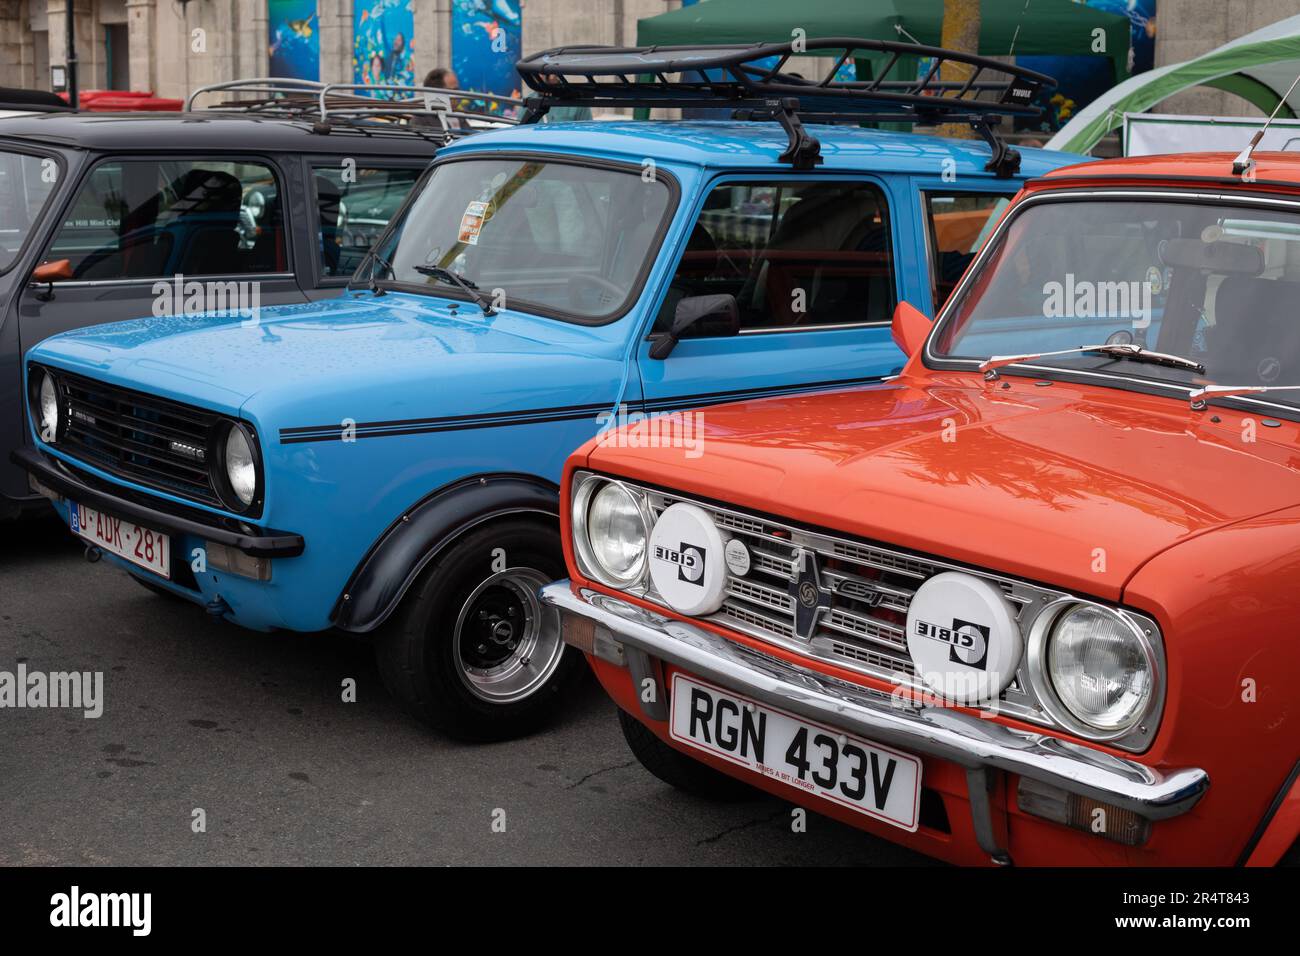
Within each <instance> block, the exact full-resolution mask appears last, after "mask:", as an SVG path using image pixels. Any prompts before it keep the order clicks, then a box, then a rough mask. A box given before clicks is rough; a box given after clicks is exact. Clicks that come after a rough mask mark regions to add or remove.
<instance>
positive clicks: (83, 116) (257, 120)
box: [0, 111, 437, 158]
mask: <svg viewBox="0 0 1300 956" xmlns="http://www.w3.org/2000/svg"><path fill="white" fill-rule="evenodd" d="M15 138H16V139H30V140H37V141H39V142H41V143H48V144H54V145H57V146H68V147H73V148H77V149H90V150H156V149H169V150H174V149H177V148H185V149H190V148H194V147H200V148H203V149H212V150H248V149H259V150H285V151H292V152H305V153H333V154H337V153H341V152H347V151H354V152H362V153H381V154H388V153H391V154H396V155H402V156H405V155H418V156H423V157H426V158H427V157H429V156H431V155H432V153H433V150H434V148H435V146H436V145H437V144H435V143H432V142H429V141H428V140H427V139H424V138H422V137H420V136H417V135H414V134H411V135H406V134H401V135H399V134H387V133H384V134H378V135H366V134H365V133H360V132H357V131H356V130H349V129H347V128H345V127H339V126H336V127H334V129H333V130H332V131H331V132H330V133H328V134H327V133H318V132H316V131H314V130H313V128H312V124H311V123H309V122H306V121H304V120H295V119H286V118H283V117H270V116H249V115H247V114H243V113H216V112H202V111H200V112H194V113H144V112H141V113H38V114H29V115H26V116H9V117H4V118H0V140H3V139H15Z"/></svg>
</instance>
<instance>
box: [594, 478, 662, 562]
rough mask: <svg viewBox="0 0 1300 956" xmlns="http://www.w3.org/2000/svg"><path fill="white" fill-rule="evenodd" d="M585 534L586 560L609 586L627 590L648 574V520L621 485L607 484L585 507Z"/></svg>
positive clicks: (629, 493) (602, 486)
mask: <svg viewBox="0 0 1300 956" xmlns="http://www.w3.org/2000/svg"><path fill="white" fill-rule="evenodd" d="M583 535H584V536H585V538H586V548H585V549H584V550H585V551H586V554H587V557H588V559H589V561H590V562H591V563H593V564H594V565H595V567H594V568H593V570H595V571H596V572H597V574H598V576H600V577H602V578H604V579H605V581H606V583H609V584H613V585H616V586H618V587H626V586H628V585H631V584H634V583H636V582H637V581H638V580H640V578H641V576H642V575H643V574H644V572H645V553H646V526H645V518H644V517H643V516H642V514H641V508H640V506H639V505H638V503H637V501H636V499H635V498H633V497H632V494H631V492H629V491H628V490H627V489H626V488H624V487H623V486H622V485H620V484H617V483H615V482H605V483H604V484H603V485H601V487H600V490H599V491H597V492H596V493H595V494H593V495H591V497H590V500H589V502H588V504H587V507H586V522H585V529H584V530H583Z"/></svg>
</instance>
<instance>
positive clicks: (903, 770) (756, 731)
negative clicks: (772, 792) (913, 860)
mask: <svg viewBox="0 0 1300 956" xmlns="http://www.w3.org/2000/svg"><path fill="white" fill-rule="evenodd" d="M669 726H670V733H671V735H672V738H673V739H674V740H679V741H681V742H682V743H684V744H688V745H690V746H691V747H695V748H697V749H699V750H703V751H705V752H706V753H710V754H712V755H713V756H715V757H720V758H722V759H723V760H729V761H731V762H732V763H735V764H739V765H740V766H742V767H747V768H749V769H750V770H753V771H755V772H757V773H761V774H763V775H764V776H766V777H771V778H772V779H774V780H778V781H780V782H782V783H785V784H789V785H790V786H792V787H798V788H799V789H800V790H804V791H806V792H807V793H810V794H813V795H814V796H817V797H821V798H822V799H824V800H830V801H831V802H833V803H837V804H839V805H840V806H842V807H848V808H849V809H851V810H856V811H858V812H859V813H865V814H866V815H867V816H870V817H875V818H876V819H877V820H884V821H885V822H886V823H892V824H894V826H898V827H902V828H903V829H904V830H913V831H914V830H915V829H916V827H917V812H918V810H919V808H920V803H921V761H920V760H918V759H917V758H915V757H913V756H911V755H910V754H904V753H899V752H898V751H897V750H890V749H889V748H887V747H882V746H880V745H879V744H873V743H868V742H867V741H865V740H861V739H859V738H857V737H850V736H848V735H846V734H843V733H841V732H840V731H838V730H835V729H834V728H832V727H826V726H824V725H822V724H816V723H813V722H812V721H808V720H804V719H803V718H802V717H795V716H794V715H793V714H787V713H785V712H784V711H780V710H776V709H775V708H772V707H768V706H767V705H766V704H759V703H757V702H755V701H751V700H749V699H748V698H745V697H742V696H740V695H739V694H734V693H732V692H731V691H725V690H722V689H721V688H718V687H714V686H712V685H711V684H705V683H703V682H701V681H699V680H697V679H695V678H693V677H687V676H686V675H685V674H682V673H680V672H677V673H674V674H673V691H672V721H671V723H670V725H669Z"/></svg>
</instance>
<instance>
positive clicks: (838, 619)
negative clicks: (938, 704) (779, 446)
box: [645, 489, 1065, 726]
mask: <svg viewBox="0 0 1300 956" xmlns="http://www.w3.org/2000/svg"><path fill="white" fill-rule="evenodd" d="M646 494H647V501H648V504H649V507H650V511H651V513H652V516H653V518H654V519H655V520H658V518H659V515H661V514H662V513H663V512H664V511H665V510H666V509H667V508H668V507H669V506H671V505H673V504H675V503H676V502H679V501H686V502H690V503H691V504H694V505H697V506H699V507H701V508H703V509H704V510H705V511H707V512H708V513H709V514H710V516H711V517H712V518H713V520H714V522H715V523H716V524H717V525H718V527H719V528H721V529H723V530H724V531H725V532H727V533H729V534H730V535H732V536H734V537H738V538H740V539H741V540H742V541H743V542H744V543H745V545H746V547H747V548H748V549H749V553H750V568H749V570H748V571H747V572H746V573H745V574H743V575H736V574H734V573H732V572H730V571H729V572H728V583H727V595H726V598H725V600H724V601H723V604H722V607H721V608H720V609H719V610H718V611H717V612H716V613H714V614H712V615H710V616H709V617H707V618H706V620H709V621H712V622H713V623H715V624H718V625H720V626H722V627H727V628H730V629H732V630H735V631H739V632H740V633H742V634H747V635H749V636H750V637H756V638H759V639H760V640H763V641H766V642H768V643H770V644H774V645H776V646H779V647H783V648H786V649H788V650H793V651H796V652H798V653H800V654H804V655H806V656H808V657H812V658H816V659H819V660H824V661H827V662H830V663H833V664H835V665H837V666H839V667H843V668H845V669H847V670H852V671H857V672H859V673H864V674H870V675H871V676H873V677H878V678H881V679H884V680H887V681H890V682H892V683H893V684H895V685H896V686H900V687H908V688H911V689H915V690H922V689H923V685H922V684H921V682H920V680H919V678H918V676H917V673H916V668H915V667H914V665H913V663H912V659H911V655H910V654H909V653H908V650H907V611H908V607H909V606H910V605H911V601H912V596H913V595H914V594H915V593H916V590H917V588H919V587H920V586H921V584H922V583H923V582H924V581H925V580H926V579H927V578H930V577H932V576H934V575H936V574H939V573H941V572H944V571H956V570H959V571H964V572H966V573H969V574H975V575H976V576H979V577H983V578H984V579H986V580H989V581H992V582H994V583H995V584H996V585H997V586H998V587H999V588H1000V589H1001V590H1002V592H1003V593H1004V594H1005V595H1006V596H1007V598H1008V599H1009V600H1010V601H1011V604H1012V607H1014V608H1015V610H1016V616H1017V620H1018V622H1019V624H1020V627H1021V631H1022V633H1023V634H1024V635H1025V636H1026V637H1027V636H1028V629H1029V625H1030V624H1031V623H1032V618H1033V617H1034V616H1035V615H1036V613H1037V607H1038V606H1045V605H1046V604H1048V603H1050V602H1051V601H1054V600H1056V599H1058V598H1061V597H1064V596H1065V595H1064V592H1060V591H1055V590H1051V589H1047V588H1042V587H1038V586H1035V585H1031V584H1027V583H1025V582H1022V581H1019V580H1017V579H1013V578H1004V577H1001V576H998V575H996V574H992V573H987V572H983V571H980V570H978V569H971V568H967V567H965V566H961V565H956V564H949V563H946V562H944V561H942V560H939V559H932V558H928V557H920V556H917V555H913V554H908V553H905V552H902V551H898V550H894V549H892V548H888V547H885V546H878V545H869V544H864V543H861V542H857V541H850V540H847V539H843V538H839V537H835V536H831V535H827V534H824V533H820V532H814V531H810V530H807V529H804V528H800V527H798V526H796V525H792V524H786V523H784V522H781V521H777V520H773V519H768V518H764V517H758V516H754V515H749V514H744V513H742V512H739V511H734V510H731V509H729V508H725V507H720V506H717V505H713V504H710V503H707V502H703V501H699V500H697V499H693V498H688V497H684V496H678V495H674V494H669V493H666V492H661V491H658V490H654V489H646ZM800 550H806V551H811V552H814V553H815V555H816V560H817V562H818V568H819V573H820V576H821V579H822V582H823V584H824V585H825V586H826V587H827V589H828V590H830V591H831V595H830V598H829V607H827V609H826V610H825V611H824V612H823V613H822V614H821V616H820V617H819V618H818V620H817V623H816V625H815V626H814V628H813V629H812V631H811V633H810V634H809V635H807V637H806V638H805V637H801V636H800V635H799V634H797V633H796V629H795V611H794V598H793V597H792V596H791V594H790V584H791V582H792V581H794V580H795V579H796V577H797V574H798V567H797V564H796V562H797V561H798V555H799V552H800ZM645 596H646V597H647V598H648V599H650V600H653V601H657V602H659V603H663V601H662V598H661V597H660V596H659V595H658V594H657V593H655V592H654V590H653V588H651V589H650V590H649V591H648V592H647V593H646V595H645ZM1024 666H1025V665H1024V663H1023V662H1022V664H1021V668H1020V669H1018V671H1017V673H1016V676H1015V678H1014V679H1013V680H1012V682H1011V684H1010V685H1009V686H1008V687H1007V689H1006V690H1005V691H1003V693H1002V696H1001V700H1000V701H999V702H998V708H999V710H1000V711H1002V712H1004V713H1006V714H1008V715H1010V716H1014V717H1018V718H1020V719H1023V720H1027V721H1030V722H1033V723H1039V724H1043V725H1047V726H1053V725H1054V721H1052V720H1051V718H1050V717H1049V716H1048V714H1047V711H1046V710H1045V709H1044V708H1043V707H1042V705H1041V704H1040V703H1039V701H1038V699H1037V698H1036V696H1035V695H1034V694H1033V693H1032V690H1031V689H1030V684H1029V681H1028V679H1027V675H1026V673H1025V671H1024Z"/></svg>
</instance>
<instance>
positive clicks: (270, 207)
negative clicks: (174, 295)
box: [46, 159, 289, 280]
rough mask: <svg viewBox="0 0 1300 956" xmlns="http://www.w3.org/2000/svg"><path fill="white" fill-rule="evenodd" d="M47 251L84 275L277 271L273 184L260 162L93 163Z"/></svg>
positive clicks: (279, 229)
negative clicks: (67, 262)
mask: <svg viewBox="0 0 1300 956" xmlns="http://www.w3.org/2000/svg"><path fill="white" fill-rule="evenodd" d="M46 258H47V259H68V260H70V261H71V263H72V274H73V277H74V278H76V279H85V280H88V279H150V278H157V277H160V276H171V275H175V274H177V273H180V274H182V275H194V276H201V275H238V274H246V273H262V272H285V271H287V270H288V268H289V267H288V260H287V257H286V255H285V251H284V215H283V212H282V210H281V202H280V189H279V185H278V183H277V182H276V178H275V175H274V173H272V172H271V170H270V168H269V167H267V166H265V165H262V164H260V163H238V162H218V161H203V160H175V159H166V160H126V161H121V162H109V163H101V164H100V165H99V166H97V167H95V169H94V170H92V171H91V173H90V175H89V177H87V179H86V181H85V182H84V183H83V184H82V186H81V189H80V191H79V192H78V193H77V195H76V198H75V199H74V200H73V202H72V206H71V207H70V208H69V210H68V212H67V214H66V215H65V216H64V218H63V223H62V224H61V225H60V226H59V230H58V232H57V233H56V234H55V236H54V241H53V243H52V244H51V246H50V250H49V252H48V253H47V254H46Z"/></svg>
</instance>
